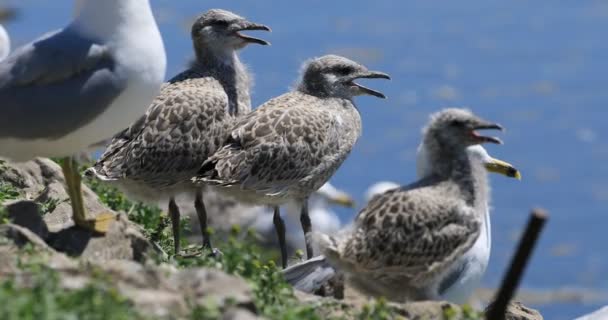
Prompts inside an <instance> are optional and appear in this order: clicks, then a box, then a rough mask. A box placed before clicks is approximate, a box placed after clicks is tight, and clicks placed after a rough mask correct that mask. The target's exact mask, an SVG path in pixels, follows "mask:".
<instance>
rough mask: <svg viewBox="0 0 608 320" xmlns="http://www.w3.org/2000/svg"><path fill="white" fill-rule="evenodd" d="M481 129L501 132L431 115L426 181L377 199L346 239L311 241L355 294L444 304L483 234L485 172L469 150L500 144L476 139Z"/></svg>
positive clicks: (463, 118)
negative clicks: (448, 286)
mask: <svg viewBox="0 0 608 320" xmlns="http://www.w3.org/2000/svg"><path fill="white" fill-rule="evenodd" d="M480 129H501V127H500V126H499V125H497V124H494V123H490V122H487V121H485V120H482V119H480V118H479V117H477V116H475V115H473V114H472V113H471V112H470V111H467V110H463V109H446V110H444V111H441V112H438V113H436V114H434V115H432V117H431V121H430V123H429V124H428V126H427V127H426V128H425V131H424V138H423V140H424V141H423V143H424V145H425V149H426V157H427V159H428V162H429V163H430V165H429V167H428V173H427V174H426V176H425V177H424V178H422V179H421V180H419V181H417V182H415V183H413V184H411V185H409V186H405V187H401V188H398V189H392V190H389V191H387V192H385V193H383V194H381V195H379V196H376V197H374V198H373V199H372V200H371V201H370V202H369V203H368V205H367V206H366V207H365V208H364V209H363V210H362V211H361V212H360V213H359V215H358V216H357V218H356V220H355V222H354V226H353V228H352V229H350V230H349V231H347V232H345V233H344V234H340V235H339V236H328V235H323V234H313V238H314V240H315V243H316V244H317V245H318V246H319V247H320V248H321V251H322V253H323V254H324V255H325V257H327V259H328V260H329V262H330V263H331V264H332V265H333V266H335V267H336V268H337V269H339V270H341V271H343V272H344V273H345V274H346V276H347V278H348V280H349V282H350V283H351V284H352V285H353V286H354V287H356V288H358V289H360V290H361V291H362V292H364V293H366V294H368V295H372V296H385V297H387V298H388V299H390V300H393V301H408V300H437V299H440V298H441V294H442V289H444V288H443V284H444V283H445V281H446V279H447V278H449V277H450V276H451V275H452V273H453V272H454V271H456V270H457V268H459V267H461V265H460V263H458V262H459V261H460V258H461V257H462V256H463V255H465V254H466V253H467V252H468V251H469V250H470V249H471V247H473V245H474V244H475V242H476V241H477V240H478V239H479V237H480V234H481V232H482V225H483V219H484V215H485V212H486V206H487V203H488V201H487V197H488V183H487V173H486V169H485V168H484V165H483V163H482V161H480V160H479V159H476V158H475V157H470V156H469V154H468V152H467V148H468V147H470V146H472V145H478V144H481V143H487V142H490V143H501V141H500V140H499V139H497V138H493V137H485V136H481V135H479V134H478V133H477V131H476V130H480Z"/></svg>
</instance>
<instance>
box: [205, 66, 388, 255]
mask: <svg viewBox="0 0 608 320" xmlns="http://www.w3.org/2000/svg"><path fill="white" fill-rule="evenodd" d="M359 78H384V79H389V76H388V75H387V74H385V73H382V72H376V71H369V70H368V69H367V68H366V67H364V66H362V65H360V64H359V63H356V62H354V61H351V60H349V59H346V58H343V57H340V56H335V55H327V56H323V57H320V58H316V59H313V60H311V61H309V62H308V63H306V64H305V65H304V67H303V75H302V79H301V81H300V83H299V84H298V85H297V87H296V89H295V90H293V91H292V92H289V93H286V94H284V95H281V96H279V97H277V98H274V99H271V100H270V101H268V102H266V103H265V104H263V105H262V106H261V107H259V108H258V109H256V110H255V111H253V112H251V113H250V114H249V115H247V116H245V117H244V118H243V119H242V120H240V121H239V122H238V123H237V125H236V126H235V127H234V128H233V129H232V132H231V133H230V135H229V138H228V141H227V143H226V145H225V146H224V147H222V148H221V149H220V150H219V151H217V152H216V153H215V154H214V155H213V156H211V157H210V158H209V160H207V161H206V162H205V163H204V164H203V166H202V168H201V170H200V172H199V174H198V176H197V177H196V178H194V179H193V180H194V181H197V182H200V183H205V184H211V185H216V186H220V187H221V188H220V190H223V191H224V192H227V193H229V194H230V195H231V196H233V197H235V198H236V199H238V200H239V201H242V202H249V203H255V204H260V205H269V206H272V207H274V209H273V210H274V218H273V219H274V224H275V227H276V230H277V234H278V238H279V244H280V247H281V254H282V264H283V266H285V265H286V264H287V253H286V246H285V225H284V222H283V220H282V218H281V216H280V212H279V205H281V204H283V203H286V202H287V201H288V200H295V201H297V202H299V203H300V204H301V207H302V210H301V223H302V228H303V230H304V234H308V233H309V232H310V230H311V225H310V217H309V216H308V197H309V195H310V194H311V193H312V192H313V191H314V190H317V189H318V188H319V187H321V186H322V185H323V184H324V183H325V182H327V180H329V178H330V177H331V176H332V175H333V174H334V173H335V172H336V170H337V169H338V167H339V166H340V165H341V164H342V162H343V161H344V160H345V159H346V157H347V156H348V154H349V153H350V151H351V150H352V147H353V145H354V144H355V142H356V141H357V139H358V138H359V136H360V134H361V117H360V115H359V112H358V111H357V108H356V107H355V104H354V102H353V98H354V97H355V96H358V95H364V94H367V95H373V96H376V97H380V98H384V95H383V94H382V93H380V92H377V91H374V90H372V89H369V88H366V87H364V86H362V85H359V84H357V83H355V82H354V81H355V80H356V79H359ZM307 242H308V241H307ZM306 252H307V256H308V257H311V256H312V248H311V246H310V245H309V244H308V243H307V245H306Z"/></svg>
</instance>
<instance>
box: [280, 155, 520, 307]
mask: <svg viewBox="0 0 608 320" xmlns="http://www.w3.org/2000/svg"><path fill="white" fill-rule="evenodd" d="M467 153H468V154H469V157H472V158H473V159H474V160H475V161H481V162H482V163H483V165H484V166H485V167H486V170H487V171H488V172H493V173H498V174H501V175H504V176H507V177H511V178H516V179H518V180H519V179H521V174H520V172H519V171H518V170H517V169H516V168H515V167H513V165H511V164H509V163H507V162H504V161H502V160H498V159H495V158H492V157H491V156H490V155H489V154H488V152H487V151H486V150H485V149H484V148H483V147H482V146H481V145H474V146H470V147H468V148H467ZM416 168H417V175H418V177H419V178H424V177H426V176H427V175H428V174H431V173H432V172H433V171H432V166H431V163H429V160H428V157H427V152H426V147H425V144H424V143H422V144H420V147H419V148H418V154H417V158H416ZM396 188H399V185H398V184H397V183H394V182H390V181H382V182H378V183H376V184H374V185H373V186H371V187H370V188H369V189H368V191H367V192H366V193H365V198H366V200H367V201H370V200H371V199H373V198H374V197H375V196H378V195H381V194H384V193H386V192H387V191H389V190H392V189H396ZM489 201H490V195H489V192H488V196H487V203H486V206H485V208H486V210H485V214H484V219H483V220H482V225H481V232H480V235H479V237H478V238H477V241H475V244H474V245H473V247H471V248H470V249H469V250H468V251H467V252H466V253H465V254H463V255H462V256H461V257H460V258H459V259H458V260H457V262H456V264H457V265H458V266H459V267H456V268H454V271H453V272H452V273H450V274H449V276H447V277H445V279H444V281H442V283H441V290H440V292H439V293H440V295H441V296H440V298H441V300H446V301H450V302H453V303H458V304H463V303H466V302H467V301H468V299H469V298H470V296H471V295H472V293H473V292H474V290H475V289H476V288H477V286H478V284H479V282H480V280H481V278H482V277H483V274H484V273H485V270H486V268H487V266H488V262H489V258H490V249H491V242H492V241H491V240H492V239H491V226H490V210H489V209H490V204H489ZM345 234H348V232H346V233H345ZM337 272H339V270H336V269H335V268H334V267H333V266H332V265H331V264H330V263H329V262H328V261H327V259H326V258H325V257H324V256H321V257H317V258H314V259H310V260H307V261H304V262H301V263H298V264H295V265H293V266H290V267H289V268H287V269H285V271H284V276H285V279H286V280H287V282H289V283H290V284H291V285H293V286H294V288H296V289H298V290H301V291H305V292H308V293H313V292H315V291H317V290H318V289H319V288H320V287H321V286H322V285H323V284H324V283H326V282H327V281H328V280H329V279H331V278H332V277H333V276H334V275H335V274H336V273H337Z"/></svg>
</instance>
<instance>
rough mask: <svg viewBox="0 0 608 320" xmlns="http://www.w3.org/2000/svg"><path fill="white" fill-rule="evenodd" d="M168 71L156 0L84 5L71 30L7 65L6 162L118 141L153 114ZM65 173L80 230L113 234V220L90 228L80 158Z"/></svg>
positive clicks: (1, 143)
mask: <svg viewBox="0 0 608 320" xmlns="http://www.w3.org/2000/svg"><path fill="white" fill-rule="evenodd" d="M165 66H166V58H165V49H164V46H163V42H162V39H161V36H160V33H159V31H158V27H157V26H156V21H155V20H154V16H153V15H152V10H151V8H150V3H149V1H148V0H104V1H99V0H77V1H76V5H75V17H74V19H73V20H72V22H71V23H70V24H69V25H68V26H67V27H65V28H63V29H60V30H58V31H54V32H51V33H49V34H47V35H44V36H42V37H41V38H38V39H37V40H35V41H33V42H31V43H29V44H27V45H25V46H24V47H22V48H19V49H17V50H16V51H15V52H13V53H12V55H10V56H9V57H8V58H6V59H5V60H3V61H2V62H1V63H0V101H1V102H0V155H1V156H6V157H9V158H11V159H13V160H17V161H25V160H29V159H31V158H33V157H36V156H44V157H50V156H55V157H56V156H70V155H74V154H76V153H77V152H79V151H82V150H83V149H86V148H87V147H88V146H90V145H91V144H94V143H95V142H98V141H100V140H103V139H105V138H108V137H111V136H112V135H114V134H116V133H117V132H119V131H120V130H122V129H124V128H125V127H126V126H128V125H129V124H130V123H131V122H132V121H134V120H136V119H137V118H138V117H140V116H141V115H142V114H143V113H144V112H145V110H146V108H147V106H148V105H149V104H150V102H151V101H152V99H153V98H154V96H155V95H156V94H157V93H158V90H159V89H160V86H161V84H162V81H163V78H164V76H165ZM63 173H64V176H65V179H66V183H67V189H68V193H69V195H70V200H71V203H72V210H73V220H74V222H75V223H76V224H77V225H79V226H81V227H85V228H88V229H92V230H95V231H98V232H105V231H106V230H107V228H108V225H109V222H110V221H111V217H112V215H110V214H108V213H106V214H101V215H97V216H96V217H95V219H94V220H86V218H85V216H86V214H85V209H84V205H83V200H82V194H81V189H80V174H79V172H78V170H77V168H76V164H75V161H74V160H73V158H66V159H64V160H63Z"/></svg>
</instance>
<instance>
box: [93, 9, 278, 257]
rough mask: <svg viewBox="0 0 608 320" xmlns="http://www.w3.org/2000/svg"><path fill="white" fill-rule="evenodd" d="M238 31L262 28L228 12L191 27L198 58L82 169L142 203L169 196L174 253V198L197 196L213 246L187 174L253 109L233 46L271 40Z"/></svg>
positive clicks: (195, 189) (206, 242)
mask: <svg viewBox="0 0 608 320" xmlns="http://www.w3.org/2000/svg"><path fill="white" fill-rule="evenodd" d="M243 30H266V31H270V29H269V28H268V27H267V26H264V25H261V24H256V23H253V22H249V21H247V20H246V19H245V18H243V17H240V16H238V15H236V14H234V13H232V12H229V11H225V10H220V9H212V10H209V11H207V12H206V13H204V14H203V15H201V16H200V17H199V18H198V19H197V20H196V21H195V22H194V24H193V26H192V41H193V44H194V51H195V53H196V60H195V62H194V63H193V64H192V65H191V67H190V68H189V69H188V70H186V71H184V72H182V73H180V74H178V75H177V76H175V77H174V78H173V79H171V80H170V81H169V83H167V84H165V85H164V86H163V88H162V89H161V92H160V94H159V95H158V96H157V97H156V99H155V100H154V101H153V102H152V105H151V106H150V108H149V109H148V112H147V113H146V114H145V115H144V116H143V117H141V118H140V119H139V120H138V121H137V122H135V123H134V124H132V125H131V127H129V128H128V129H126V130H124V131H123V132H121V133H119V134H118V135H116V136H115V137H114V139H113V141H112V143H111V144H110V146H108V148H107V150H106V151H105V152H104V154H103V155H102V156H101V158H100V159H99V161H97V163H96V164H95V165H94V166H93V167H92V168H90V169H89V170H88V171H87V173H88V174H89V175H94V176H96V177H97V178H99V179H101V180H103V181H107V182H109V183H111V184H114V185H116V186H117V187H118V188H120V189H121V190H123V191H124V192H125V193H126V194H127V195H128V196H130V197H133V198H135V199H138V200H141V201H148V202H150V201H153V202H158V201H160V200H166V199H168V200H169V215H170V217H171V221H172V224H173V236H174V239H175V252H176V253H177V252H179V242H180V241H179V239H180V235H179V216H180V212H179V208H178V206H177V204H176V203H175V196H176V195H177V194H180V193H184V192H187V193H193V194H195V202H194V206H195V208H196V212H197V215H198V217H199V220H200V223H201V230H202V232H203V244H204V245H205V246H206V247H209V248H210V247H211V242H210V240H209V234H208V233H207V231H206V230H207V224H206V221H207V218H206V216H207V213H206V210H205V206H204V203H203V192H202V190H201V188H198V187H195V186H194V185H193V184H192V183H191V182H190V178H191V177H193V176H194V175H195V174H196V172H197V171H198V169H199V168H200V166H201V164H202V163H203V161H205V160H206V159H207V157H209V155H211V154H212V153H213V152H215V150H216V149H217V148H218V147H220V144H221V143H222V142H223V141H225V140H226V137H227V135H228V133H229V130H228V128H229V127H230V125H231V124H233V121H235V119H236V117H238V116H242V115H244V114H247V113H248V112H249V111H250V110H251V99H250V97H249V90H250V86H251V80H250V74H249V73H248V71H247V69H246V68H245V66H244V65H243V64H242V63H241V61H240V60H239V57H238V55H237V51H238V50H239V49H242V48H244V47H245V46H246V45H248V44H250V43H258V44H262V45H267V44H268V42H266V41H264V40H261V39H257V38H253V37H250V36H246V35H244V34H242V33H240V31H243Z"/></svg>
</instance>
